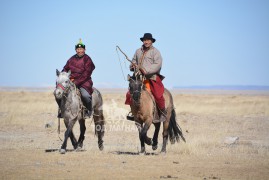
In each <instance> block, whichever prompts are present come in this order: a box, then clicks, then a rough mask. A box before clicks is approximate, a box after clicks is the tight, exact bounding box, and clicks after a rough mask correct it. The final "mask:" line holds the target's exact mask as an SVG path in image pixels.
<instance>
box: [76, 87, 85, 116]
mask: <svg viewBox="0 0 269 180" xmlns="http://www.w3.org/2000/svg"><path fill="white" fill-rule="evenodd" d="M76 93H77V95H78V96H79V98H80V108H81V110H82V117H83V118H84V119H85V118H86V116H88V110H87V108H86V106H85V105H84V103H83V101H82V97H81V96H82V95H81V92H80V90H79V89H78V88H76Z"/></svg>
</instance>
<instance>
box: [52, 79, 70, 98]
mask: <svg viewBox="0 0 269 180" xmlns="http://www.w3.org/2000/svg"><path fill="white" fill-rule="evenodd" d="M68 84H69V86H68V87H64V86H63V85H62V83H58V84H57V85H56V89H58V88H59V87H60V88H61V89H62V90H63V95H64V96H65V94H67V93H68V91H69V89H70V87H71V86H72V84H71V83H70V81H69V83H68Z"/></svg>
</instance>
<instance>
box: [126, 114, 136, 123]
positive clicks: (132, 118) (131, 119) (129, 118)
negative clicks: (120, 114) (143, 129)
mask: <svg viewBox="0 0 269 180" xmlns="http://www.w3.org/2000/svg"><path fill="white" fill-rule="evenodd" d="M126 119H127V120H129V121H134V115H133V114H132V112H129V113H128V115H127V116H126Z"/></svg>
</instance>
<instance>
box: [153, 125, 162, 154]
mask: <svg viewBox="0 0 269 180" xmlns="http://www.w3.org/2000/svg"><path fill="white" fill-rule="evenodd" d="M154 126H155V131H154V135H153V144H152V149H153V150H156V149H157V148H158V136H159V131H160V126H161V123H154Z"/></svg>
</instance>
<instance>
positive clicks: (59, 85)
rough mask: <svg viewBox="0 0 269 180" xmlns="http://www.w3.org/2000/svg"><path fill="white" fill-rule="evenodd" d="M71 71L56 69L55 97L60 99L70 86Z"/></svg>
mask: <svg viewBox="0 0 269 180" xmlns="http://www.w3.org/2000/svg"><path fill="white" fill-rule="evenodd" d="M70 74H71V71H70V70H69V71H68V72H60V71H58V69H56V75H57V79H56V89H55V90H54V96H55V98H56V99H61V98H62V97H63V95H64V94H66V93H67V92H68V90H69V88H70V86H71V81H70V79H69V77H70Z"/></svg>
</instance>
